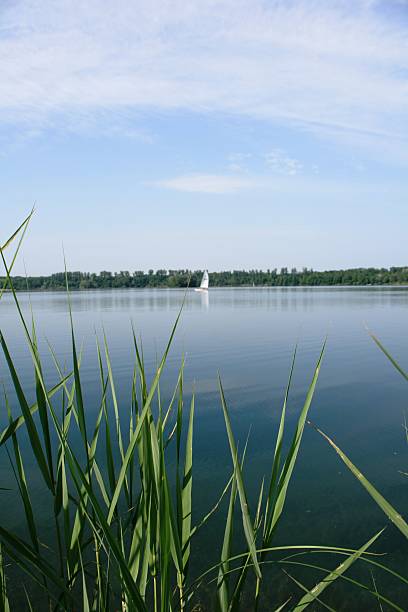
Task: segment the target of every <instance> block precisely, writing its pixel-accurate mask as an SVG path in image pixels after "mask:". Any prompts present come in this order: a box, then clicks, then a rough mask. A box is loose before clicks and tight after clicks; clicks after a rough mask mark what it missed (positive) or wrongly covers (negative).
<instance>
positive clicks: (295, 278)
mask: <svg viewBox="0 0 408 612" xmlns="http://www.w3.org/2000/svg"><path fill="white" fill-rule="evenodd" d="M201 277H202V270H157V271H156V272H155V271H154V270H149V271H148V272H146V273H145V272H143V271H135V272H128V271H121V272H115V273H112V272H106V271H103V272H100V273H99V274H95V273H90V272H67V278H68V282H69V286H70V288H71V289H126V288H134V289H145V288H149V287H158V288H160V287H163V288H165V287H168V288H177V287H179V288H185V287H188V286H190V287H198V286H199V285H200V282H201ZM1 280H3V283H4V282H5V278H3V279H1V277H0V282H1ZM65 282H66V281H65V272H57V273H55V274H51V275H50V276H30V277H28V278H25V277H22V276H15V277H13V285H14V288H15V290H16V291H17V290H23V291H24V290H26V289H27V286H28V287H29V288H30V290H36V289H37V290H38V289H41V290H44V289H65ZM210 284H211V286H212V287H252V286H253V285H255V286H256V287H300V286H302V287H318V286H332V285H344V286H354V285H356V286H358V285H363V286H364V285H401V284H404V285H406V284H408V267H407V266H406V267H399V268H396V267H392V268H354V269H350V270H328V271H324V272H318V271H315V270H308V269H306V268H304V269H303V270H302V271H297V270H296V269H295V268H294V269H292V270H291V271H290V272H288V270H287V268H282V269H281V270H280V272H279V273H278V271H277V270H267V271H262V270H248V271H245V270H232V271H230V270H228V271H223V272H210Z"/></svg>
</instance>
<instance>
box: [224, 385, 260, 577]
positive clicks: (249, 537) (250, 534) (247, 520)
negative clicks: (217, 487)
mask: <svg viewBox="0 0 408 612" xmlns="http://www.w3.org/2000/svg"><path fill="white" fill-rule="evenodd" d="M218 384H219V388H220V395H221V405H222V410H223V413H224V421H225V426H226V429H227V436H228V441H229V445H230V451H231V456H232V461H233V465H234V469H235V472H236V482H237V488H238V496H239V500H240V505H241V513H242V524H243V528H244V533H245V538H246V541H247V544H248V549H249V552H250V555H251V558H252V561H253V564H254V570H255V574H256V575H257V577H258V578H261V570H260V567H259V564H258V559H257V553H256V546H255V532H254V527H253V525H252V521H251V517H250V515H249V510H248V501H247V496H246V492H245V488H244V482H243V479H242V473H241V468H240V465H239V461H238V457H237V447H236V444H235V440H234V435H233V433H232V427H231V422H230V418H229V413H228V408H227V404H226V401H225V395H224V390H223V388H222V383H221V379H220V377H218Z"/></svg>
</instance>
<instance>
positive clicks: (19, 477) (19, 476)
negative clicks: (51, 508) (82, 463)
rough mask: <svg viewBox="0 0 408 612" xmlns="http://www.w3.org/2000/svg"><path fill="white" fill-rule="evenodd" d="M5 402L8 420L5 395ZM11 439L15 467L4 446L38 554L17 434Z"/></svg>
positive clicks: (31, 508)
mask: <svg viewBox="0 0 408 612" xmlns="http://www.w3.org/2000/svg"><path fill="white" fill-rule="evenodd" d="M5 402H6V407H7V412H8V416H9V420H11V419H10V416H11V415H10V406H9V403H8V400H7V397H5ZM12 441H13V450H14V459H15V462H16V469H15V468H14V465H13V462H12V460H11V456H10V454H9V451H8V448H7V447H6V452H7V455H8V457H9V460H10V464H11V468H12V470H13V473H14V477H15V479H16V482H17V486H18V489H19V492H20V496H21V500H22V502H23V506H24V514H25V517H26V522H27V527H28V532H29V534H30V537H31V542H32V545H33V548H34V549H35V551H36V552H37V553H38V554H39V540H38V533H37V527H36V524H35V520H34V512H33V507H32V504H31V499H30V494H29V491H28V486H27V479H26V475H25V470H24V465H23V459H22V457H21V452H20V447H19V444H18V440H17V436H16V434H15V433H14V434H13V436H12Z"/></svg>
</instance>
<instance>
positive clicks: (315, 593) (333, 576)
mask: <svg viewBox="0 0 408 612" xmlns="http://www.w3.org/2000/svg"><path fill="white" fill-rule="evenodd" d="M383 531H384V529H382V530H381V531H379V532H378V533H376V534H375V535H374V536H373V537H372V538H371V539H370V540H368V542H366V543H365V544H364V545H363V546H362V547H361V548H359V549H358V550H356V552H354V553H353V554H352V555H350V556H349V557H348V558H347V559H346V560H345V561H343V562H342V563H340V565H338V566H337V567H336V569H335V570H333V571H332V572H330V573H329V574H328V575H327V576H326V577H325V578H324V579H323V580H321V581H320V582H319V583H318V584H316V586H315V587H313V588H312V589H311V590H310V591H309V592H308V593H307V594H306V595H304V596H303V597H302V599H301V600H300V601H299V602H298V603H297V605H296V606H295V608H294V610H296V611H297V612H303V610H305V609H306V608H307V607H308V606H309V605H310V604H311V603H313V602H314V601H316V599H317V598H318V597H320V595H321V594H322V593H323V591H324V590H325V589H327V587H328V586H330V585H331V584H333V582H334V581H335V580H337V578H339V577H340V576H341V575H342V574H344V572H346V571H347V570H348V569H349V567H350V566H351V565H353V563H354V562H355V561H357V559H359V558H360V557H361V555H362V554H364V553H365V551H366V550H367V549H368V548H370V546H371V545H372V544H373V543H374V542H375V541H376V540H377V538H379V537H380V535H381V534H382V533H383Z"/></svg>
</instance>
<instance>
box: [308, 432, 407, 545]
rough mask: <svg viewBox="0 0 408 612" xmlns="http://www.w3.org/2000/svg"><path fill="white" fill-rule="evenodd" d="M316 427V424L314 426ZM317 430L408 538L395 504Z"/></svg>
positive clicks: (404, 523) (405, 525)
mask: <svg viewBox="0 0 408 612" xmlns="http://www.w3.org/2000/svg"><path fill="white" fill-rule="evenodd" d="M314 427H315V426H314ZM315 429H316V431H318V432H319V434H320V435H321V436H323V438H324V439H325V440H327V442H328V443H329V444H330V446H331V447H332V448H334V450H335V451H336V453H337V454H338V456H339V457H340V459H341V460H342V461H343V463H344V464H345V465H346V466H347V467H348V469H349V470H350V472H351V473H352V474H353V475H354V476H355V477H356V478H357V480H359V481H360V483H361V484H362V486H363V487H364V488H365V490H366V491H367V492H368V493H369V495H371V497H372V498H373V500H374V501H375V502H376V503H377V505H378V506H379V507H380V508H381V510H382V511H383V512H384V513H385V514H386V516H387V517H388V518H389V519H390V521H391V522H392V523H394V525H395V526H396V527H397V529H399V530H400V531H401V533H402V534H403V535H404V536H405V537H406V538H408V525H407V523H406V522H405V520H404V519H403V518H402V516H401V515H400V514H399V513H398V512H397V511H396V510H395V508H394V507H393V506H391V504H390V503H389V502H388V501H387V500H386V499H385V498H384V497H383V496H382V495H381V493H379V492H378V491H377V489H376V488H375V487H374V486H373V485H372V484H371V483H370V482H369V481H368V480H367V478H366V477H365V476H364V475H363V474H362V473H361V472H360V470H359V469H358V468H357V467H356V466H355V465H354V463H352V462H351V461H350V459H349V458H348V457H347V455H345V454H344V453H343V451H342V450H341V449H340V448H339V447H338V446H337V445H336V444H335V443H334V441H333V440H332V439H331V438H329V436H328V435H327V434H325V433H324V432H323V431H322V430H321V429H319V428H318V427H315Z"/></svg>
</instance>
